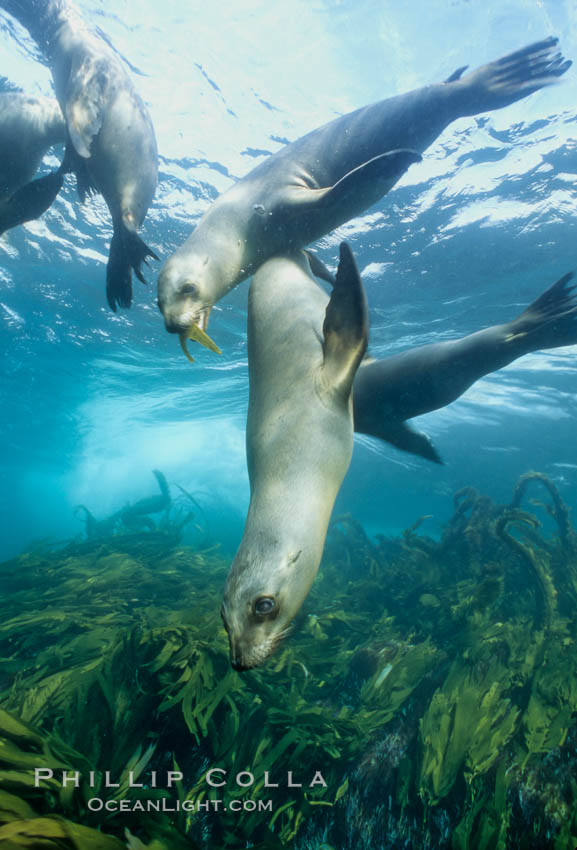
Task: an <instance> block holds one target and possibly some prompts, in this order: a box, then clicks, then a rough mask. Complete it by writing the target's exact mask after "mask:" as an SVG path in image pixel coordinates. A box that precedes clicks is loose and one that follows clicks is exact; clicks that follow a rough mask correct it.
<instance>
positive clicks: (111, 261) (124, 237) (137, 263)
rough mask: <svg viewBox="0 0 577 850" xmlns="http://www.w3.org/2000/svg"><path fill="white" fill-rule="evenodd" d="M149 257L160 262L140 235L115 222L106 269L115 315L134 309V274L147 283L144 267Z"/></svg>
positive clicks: (107, 291)
mask: <svg viewBox="0 0 577 850" xmlns="http://www.w3.org/2000/svg"><path fill="white" fill-rule="evenodd" d="M147 257H152V258H153V259H155V260H158V259H159V257H158V256H157V255H156V254H155V253H154V251H153V250H152V249H151V248H149V247H148V245H146V243H145V242H143V240H142V239H141V238H140V236H139V235H138V233H136V232H135V231H133V230H129V229H128V228H127V227H125V225H124V224H122V223H120V224H117V223H116V222H115V223H114V233H113V234H112V240H111V242H110V255H109V258H108V265H107V267H106V299H107V301H108V305H109V307H110V309H111V310H113V311H114V312H115V313H116V310H117V307H130V305H131V303H132V270H134V274H135V275H136V277H137V278H138V280H139V281H140V282H141V283H146V281H145V279H144V276H143V274H142V271H141V266H142V263H146V262H147Z"/></svg>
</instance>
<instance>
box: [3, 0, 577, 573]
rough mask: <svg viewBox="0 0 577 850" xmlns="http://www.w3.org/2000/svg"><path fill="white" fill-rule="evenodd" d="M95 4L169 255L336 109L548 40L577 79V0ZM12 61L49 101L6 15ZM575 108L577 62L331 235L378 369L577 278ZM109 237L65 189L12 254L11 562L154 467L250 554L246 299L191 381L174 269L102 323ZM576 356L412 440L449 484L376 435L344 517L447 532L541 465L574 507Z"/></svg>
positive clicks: (498, 382) (388, 527)
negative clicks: (137, 124)
mask: <svg viewBox="0 0 577 850" xmlns="http://www.w3.org/2000/svg"><path fill="white" fill-rule="evenodd" d="M78 5H79V7H80V9H81V11H82V13H83V15H84V16H85V18H86V19H87V20H88V21H90V22H91V23H92V24H94V25H97V26H100V27H101V28H102V29H103V30H104V31H105V32H106V33H107V35H108V36H109V38H110V39H111V41H112V43H113V44H114V46H115V47H116V49H117V50H118V51H119V52H120V53H121V54H122V55H123V56H124V57H125V58H126V60H127V62H129V63H130V66H131V68H132V70H133V73H134V79H135V82H136V85H137V87H138V89H139V91H140V93H141V94H142V96H143V98H144V99H145V101H146V102H147V104H148V106H149V109H150V112H151V115H152V119H153V122H154V124H155V128H156V133H157V138H158V147H159V151H160V184H159V189H158V192H157V196H156V199H155V202H154V205H153V207H152V208H151V210H150V211H149V213H148V216H147V219H146V222H145V224H144V227H143V230H142V236H143V238H144V240H145V241H146V242H147V243H148V244H149V245H150V246H151V247H152V248H153V249H154V251H156V252H157V253H158V255H159V256H160V257H161V258H162V259H163V260H164V259H166V258H167V257H168V256H169V255H170V254H171V253H172V251H173V250H174V249H175V248H176V247H177V246H178V245H179V244H181V243H182V241H184V239H185V238H186V236H188V234H189V233H190V231H191V230H192V228H193V226H194V224H195V223H196V222H197V221H198V219H199V217H200V216H201V215H202V213H203V212H204V211H205V210H206V208H207V206H208V205H209V203H210V201H211V200H212V199H214V198H215V197H216V195H217V194H219V193H221V192H222V191H224V190H225V189H227V188H228V187H229V186H230V185H231V184H232V182H233V181H234V180H235V179H237V178H239V177H241V176H243V175H244V174H246V173H247V172H248V171H249V170H250V169H251V168H253V167H254V166H255V165H256V164H257V163H259V162H261V161H262V157H263V156H264V155H265V154H266V153H269V152H274V151H276V150H278V149H279V148H280V146H281V145H282V143H283V142H284V141H287V140H288V141H292V140H294V139H296V138H298V137H299V136H301V135H302V134H303V133H305V132H307V131H308V130H310V129H312V128H314V127H316V126H319V125H320V124H322V123H324V122H326V121H328V120H330V119H331V118H332V117H334V116H335V115H338V114H342V113H345V112H347V111H350V110H352V109H354V108H356V107H358V106H361V105H363V104H365V103H369V102H372V101H375V100H378V99H381V98H384V97H387V96H390V95H393V94H396V93H401V92H403V91H407V90H409V89H411V88H415V87H417V86H421V85H425V84H427V83H429V82H436V81H439V80H442V79H444V78H446V77H447V76H448V75H449V74H450V73H451V72H452V71H454V69H455V68H457V67H458V66H461V65H464V64H469V65H470V66H472V67H475V66H477V65H479V64H482V63H484V62H487V61H489V60H491V59H494V58H497V57H498V56H500V55H501V54H504V53H507V52H509V51H511V50H514V49H516V48H518V47H520V46H523V45H524V44H526V43H528V42H531V41H535V40H538V39H541V38H543V37H545V36H547V35H549V34H555V35H557V36H559V38H560V40H561V47H562V49H563V52H564V54H565V55H566V56H567V57H568V58H571V59H573V60H574V61H575V60H577V10H575V8H574V4H572V3H571V2H570V0H542V2H539V3H535V2H529V0H525V2H523V0H508V2H505V3H503V2H499V3H497V2H495V1H494V0H491V2H489V3H480V2H477V0H475V2H467V0H452V2H450V3H447V2H446V0H426V2H425V0H418V2H414V3H411V4H399V3H391V2H382V0H379V2H377V0H315V2H314V3H310V2H308V0H282V2H276V3H274V4H271V3H267V2H260V1H259V2H255V0H253V2H243V3H240V2H238V0H228V2H222V3H218V4H205V3H200V2H196V0H194V2H187V3H185V2H174V3H171V4H158V3H156V2H152V0H145V2H138V3H137V2H134V0H124V2H122V3H118V2H112V0H102V2H81V3H79V4H78ZM401 7H404V8H401ZM0 52H1V56H2V64H1V72H2V73H3V74H5V75H6V76H8V77H9V79H10V80H11V82H13V83H14V84H16V85H19V86H21V87H22V88H23V89H24V90H25V91H27V92H29V93H31V94H51V80H50V74H49V72H48V69H47V68H45V67H44V66H43V65H41V64H40V63H39V62H38V61H37V51H36V49H35V48H34V46H33V45H32V43H31V42H30V40H29V39H28V37H27V36H26V35H25V33H24V31H23V30H21V29H20V28H19V27H18V26H17V25H16V24H14V22H13V21H11V20H10V19H9V18H8V17H7V16H4V15H3V14H2V13H0ZM576 105H577V74H576V71H575V69H574V68H573V69H571V70H570V71H569V73H568V74H566V76H565V77H563V79H562V81H561V82H560V84H559V85H557V86H555V87H551V88H548V89H546V90H544V91H542V92H538V93H537V94H534V95H532V96H531V97H530V98H528V99H527V100H524V101H521V102H520V103H518V104H515V105H513V106H511V107H509V108H507V109H504V110H502V111H500V112H496V113H491V114H489V115H487V116H480V117H478V118H475V119H462V120H460V121H457V122H455V123H454V124H452V125H451V126H450V127H449V128H448V129H447V130H446V131H445V132H444V134H443V135H442V136H441V137H440V138H439V139H438V140H437V142H436V143H435V144H434V145H432V146H431V148H430V149H429V150H428V151H427V152H426V154H425V157H424V159H423V162H422V163H421V164H419V165H417V166H414V167H412V168H411V169H410V171H409V172H408V173H407V175H405V177H404V178H403V180H402V181H401V182H400V183H399V184H398V186H397V187H396V188H395V189H394V190H393V191H392V192H391V193H390V194H389V195H388V196H387V197H385V198H384V199H383V200H382V201H381V202H380V203H379V204H378V205H377V206H376V207H374V208H372V209H371V210H369V211H368V212H367V213H366V214H365V215H364V216H362V217H360V218H358V219H356V220H354V221H352V222H350V223H349V224H347V225H346V226H344V227H342V228H341V229H340V230H339V231H338V232H335V233H333V234H331V235H329V236H327V237H326V238H324V239H323V240H321V242H320V243H319V244H318V246H317V248H318V251H319V254H320V255H321V257H322V258H323V259H324V260H325V261H326V262H327V264H329V265H334V262H335V257H336V255H337V247H338V243H339V241H340V240H341V239H342V238H343V237H346V238H347V239H348V240H349V242H350V243H351V245H352V247H353V249H354V251H355V253H356V255H357V258H358V262H359V266H360V268H361V271H362V273H363V277H364V281H365V285H366V289H367V293H368V298H369V304H370V308H371V323H372V328H371V351H372V353H373V354H374V355H376V356H386V355H387V354H390V353H395V352H398V351H402V350H403V349H406V348H409V347H412V346H417V345H423V344H426V343H429V342H434V341H437V340H444V339H454V338H458V337H460V336H463V335H465V334H467V333H471V332H473V331H475V330H478V329H480V328H481V327H484V326H487V325H490V324H495V323H498V322H502V321H505V320H508V319H511V318H513V317H514V316H515V315H516V314H517V313H519V312H520V311H521V310H522V309H523V307H525V306H526V305H527V304H528V303H529V302H531V301H532V300H533V299H534V298H535V297H536V296H537V295H539V294H540V292H542V291H543V290H544V289H545V288H546V287H547V286H549V285H550V284H552V283H553V282H554V281H555V280H556V279H557V278H558V277H560V276H561V275H562V274H564V273H565V272H567V271H569V270H571V269H574V268H576V267H577V251H576V245H577V226H576V220H577V219H576V210H577V204H576V200H577V199H576V194H577V192H576V175H577V141H576V138H577V125H576V121H577V111H576V110H577V106H576ZM57 161H58V159H57V158H56V157H48V158H47V160H46V162H45V168H46V170H49V169H50V168H51V167H54V164H55V163H56V162H57ZM110 235H111V226H110V220H109V216H108V211H107V209H106V207H105V205H104V202H103V201H101V200H98V199H92V200H90V201H89V202H87V203H86V204H85V205H84V206H81V205H80V204H79V201H78V199H77V196H76V190H75V188H74V186H73V181H72V180H70V182H69V183H68V184H67V186H66V188H65V190H64V192H63V193H62V194H61V196H60V197H59V198H58V199H57V201H56V203H55V204H54V206H53V207H52V209H51V210H50V211H49V212H48V213H47V214H46V215H45V216H44V217H43V218H42V219H41V220H40V221H37V222H32V223H30V224H28V225H26V226H25V227H23V228H19V229H17V230H12V231H9V232H8V233H7V234H6V235H5V236H4V237H3V238H2V239H0V322H1V336H0V339H1V344H2V364H3V368H2V378H1V384H0V403H1V405H2V433H1V440H0V458H1V460H0V466H1V475H2V487H1V491H2V504H1V505H0V511H1V514H2V518H3V522H2V526H3V533H2V536H1V537H0V557H8V556H10V555H11V554H13V553H15V552H17V551H18V550H20V549H21V548H23V547H24V546H26V545H29V544H30V543H31V542H32V541H34V540H38V539H42V538H50V539H52V540H61V539H64V538H66V537H70V536H73V535H79V534H80V533H81V530H82V527H81V524H80V521H79V519H78V517H76V516H75V514H74V507H75V506H76V505H78V504H79V503H83V504H85V505H87V506H88V507H89V508H90V509H91V510H92V512H93V513H94V514H95V515H96V516H98V517H101V516H104V515H106V514H107V513H111V512H112V511H114V510H116V509H118V508H119V507H121V506H122V505H123V504H125V503H126V502H129V501H134V500H136V499H139V498H141V497H143V496H146V495H149V494H152V493H154V492H156V484H155V481H154V479H153V477H152V475H151V470H152V469H153V468H159V469H161V470H163V471H164V473H165V474H166V476H167V478H168V480H169V482H170V483H178V484H180V485H182V486H184V487H186V488H187V489H188V490H190V491H191V492H193V493H195V494H197V496H198V499H199V501H200V502H201V504H202V505H203V508H204V511H205V514H206V518H207V519H206V522H207V524H208V526H209V530H210V533H211V534H212V535H213V536H214V537H216V538H217V539H219V540H220V541H221V542H222V543H223V545H224V546H225V548H226V549H227V550H230V551H233V550H234V548H235V546H236V544H237V543H238V541H239V539H240V535H241V532H242V525H243V522H244V515H245V512H246V507H247V504H248V480H247V474H246V467H245V454H244V420H245V415H246V407H247V398H248V379H247V362H246V299H247V292H248V284H247V283H244V284H242V285H241V286H240V287H238V288H237V289H236V290H235V291H233V292H232V293H231V294H230V295H229V296H227V298H225V299H224V300H223V301H222V302H221V303H220V304H219V305H217V307H216V308H215V310H214V311H213V314H212V318H211V328H210V330H211V335H212V337H213V339H214V340H215V341H216V342H217V343H218V345H219V346H220V347H221V348H222V350H223V355H222V356H221V357H218V356H217V355H215V354H212V353H211V352H209V351H207V350H205V349H201V348H200V347H198V346H195V348H196V350H195V352H194V354H195V358H196V362H195V364H194V365H192V366H191V365H190V364H189V363H187V361H186V360H185V359H184V357H183V355H182V353H181V352H180V349H179V347H178V343H177V341H176V340H175V338H174V337H169V336H168V335H167V334H166V333H165V331H164V329H163V324H162V320H161V316H160V314H159V313H158V311H157V308H156V306H155V298H156V293H155V282H156V274H157V272H158V269H159V264H157V263H155V262H154V261H152V264H151V265H152V267H151V269H150V270H149V272H148V275H147V276H148V280H149V285H148V287H147V288H144V287H141V286H140V284H138V282H136V284H135V285H136V297H135V304H134V306H133V308H132V310H130V311H124V312H122V313H120V314H118V315H113V314H112V313H111V312H110V311H109V310H108V308H107V306H106V303H105V298H104V280H105V263H106V259H107V253H108V244H109V239H110ZM576 353H577V352H576V349H575V348H565V349H557V350H555V351H551V352H540V353H538V354H532V355H529V356H527V357H525V358H523V359H522V360H520V361H518V362H517V363H514V364H512V365H511V366H510V367H508V368H507V369H504V370H502V371H501V372H499V373H496V374H493V375H491V376H489V377H487V378H485V379H483V380H482V381H479V382H478V383H477V384H476V385H475V386H474V387H473V388H472V389H471V390H470V391H469V392H468V393H467V394H466V395H465V396H463V397H462V398H461V399H460V400H459V401H458V402H456V403H454V404H453V405H451V406H450V407H448V408H446V409H444V410H442V411H439V412H437V413H434V414H429V415H428V416H426V417H422V418H421V420H420V421H418V422H416V423H415V424H417V425H418V427H419V428H421V429H422V430H424V431H426V432H427V433H428V434H429V435H430V436H431V437H432V438H433V440H434V442H435V444H436V446H437V448H438V450H439V451H440V453H441V454H442V456H443V457H444V459H445V462H446V465H445V466H444V467H437V466H435V465H432V464H429V463H427V462H426V461H424V460H422V459H419V458H413V457H410V456H408V455H405V454H403V453H400V452H398V451H396V450H394V449H393V448H390V447H387V446H383V445H378V444H376V443H373V442H371V441H369V440H367V439H362V440H358V441H357V444H356V447H355V453H354V457H353V461H352V464H351V468H350V471H349V473H348V476H347V479H346V481H345V484H344V486H343V488H342V491H341V493H340V495H339V499H338V502H337V506H336V508H335V511H336V513H343V512H351V513H352V514H353V515H354V516H355V517H356V518H358V519H360V520H361V521H362V522H363V523H364V524H365V526H366V527H367V529H368V531H369V532H371V533H379V532H380V533H397V532H399V531H401V530H402V529H404V528H406V527H407V526H409V525H411V524H412V523H413V522H414V521H415V519H416V518H417V517H419V516H420V515H422V514H428V515H432V518H431V519H430V520H428V524H427V526H426V529H427V530H428V531H429V533H435V532H437V531H438V530H439V528H440V527H441V525H442V523H443V522H444V521H445V519H446V518H448V517H449V516H450V514H451V512H452V511H451V508H452V502H451V496H452V493H453V492H454V491H455V490H458V489H459V488H461V487H463V486H465V485H473V486H475V487H477V488H478V489H480V490H482V491H484V492H487V493H488V494H490V495H491V496H492V497H493V498H494V499H496V500H504V501H507V500H508V499H509V497H510V494H511V490H512V487H513V484H514V482H515V481H516V479H517V477H518V476H519V475H520V474H522V473H523V472H526V471H527V470H529V469H537V470H539V471H541V472H545V473H547V474H548V475H549V476H550V477H551V478H552V479H553V480H554V481H555V482H556V483H557V485H558V487H559V489H560V491H561V493H562V495H563V497H564V498H565V499H566V500H567V501H568V502H569V503H570V504H572V505H573V507H574V508H575V507H577V486H576V485H577V448H576V442H575V423H576V421H577V403H576V401H575V387H576V380H577V358H576Z"/></svg>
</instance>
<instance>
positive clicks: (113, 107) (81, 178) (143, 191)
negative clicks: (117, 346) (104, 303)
mask: <svg viewBox="0 0 577 850" xmlns="http://www.w3.org/2000/svg"><path fill="white" fill-rule="evenodd" d="M0 8H2V9H5V10H6V11H7V12H9V13H10V14H11V15H13V16H14V17H15V18H16V19H17V20H19V21H20V23H22V24H23V26H25V27H26V29H27V30H28V32H29V33H30V35H31V36H32V38H34V39H35V41H36V42H37V43H38V45H39V47H40V48H41V49H42V51H43V53H44V54H45V56H46V59H47V60H48V63H49V65H50V69H51V71H52V77H53V79H54V88H55V91H56V97H57V98H58V101H59V103H60V106H61V107H62V112H63V113H64V117H65V119H66V125H67V128H68V134H69V138H70V143H71V152H70V156H71V157H72V156H73V155H74V158H75V162H74V168H75V171H76V175H77V179H78V189H79V192H80V196H81V198H82V199H83V198H84V195H85V194H86V193H87V192H89V191H90V190H96V191H98V192H100V193H101V194H102V195H103V197H104V200H105V201H106V203H107V205H108V208H109V210H110V214H111V216H112V224H113V228H114V233H113V236H112V241H111V243H110V256H109V260H108V265H107V269H106V296H107V299H108V303H109V305H110V307H111V308H112V310H116V309H117V306H120V307H129V306H130V304H131V301H132V274H131V269H133V270H134V272H135V274H136V276H137V277H138V279H139V280H141V281H142V282H143V283H144V278H143V276H142V271H141V265H142V262H143V261H146V258H147V257H154V258H155V259H158V257H157V256H156V254H155V253H154V252H153V251H151V249H150V248H148V247H147V246H146V245H145V244H144V242H143V241H142V239H141V238H140V237H139V236H138V232H137V231H138V228H139V227H140V226H141V224H142V222H143V221H144V217H145V215H146V213H147V210H148V208H149V206H150V204H151V203H152V199H153V197H154V193H155V191H156V183H157V175H158V155H157V150H156V140H155V137H154V129H153V126H152V122H151V120H150V115H149V114H148V110H147V109H146V107H145V105H144V103H143V102H142V100H141V98H140V96H139V95H138V94H137V92H136V90H135V88H134V86H133V84H132V81H131V79H130V77H129V76H128V74H127V72H126V69H125V67H124V65H123V63H122V61H121V60H120V58H119V56H118V55H117V54H116V53H115V52H114V50H112V49H111V48H110V47H109V46H108V45H107V44H106V42H105V41H104V40H103V39H102V38H100V36H98V35H97V34H96V33H94V32H92V31H91V30H89V29H88V27H87V26H86V24H85V23H84V21H83V20H82V18H81V17H80V15H79V14H78V12H77V11H76V10H75V9H74V7H73V6H71V5H70V4H69V3H68V2H66V0H0Z"/></svg>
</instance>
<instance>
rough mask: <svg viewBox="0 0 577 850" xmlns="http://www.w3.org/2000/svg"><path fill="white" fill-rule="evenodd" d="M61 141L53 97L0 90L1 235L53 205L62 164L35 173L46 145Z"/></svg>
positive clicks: (62, 129)
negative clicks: (37, 176) (45, 173)
mask: <svg viewBox="0 0 577 850" xmlns="http://www.w3.org/2000/svg"><path fill="white" fill-rule="evenodd" d="M65 141H66V123H65V121H64V118H63V116H62V111H61V109H60V107H59V105H58V102H57V101H56V100H54V98H49V97H30V96H29V95H26V94H22V93H20V92H7V93H5V94H0V235H1V234H2V233H4V232H5V231H6V230H9V229H10V228H11V227H17V226H18V225H20V224H24V222H26V221H32V220H33V219H35V218H39V217H40V216H41V215H42V213H44V212H46V210H47V209H48V207H50V206H51V205H52V203H53V201H54V199H55V198H56V195H57V194H58V192H59V191H60V189H61V188H62V182H63V180H64V174H65V172H66V171H67V167H66V165H65V163H64V162H63V164H62V166H61V167H60V168H59V169H58V170H57V171H54V172H53V173H52V174H47V175H46V176H45V177H39V178H37V179H36V180H34V176H35V174H36V172H37V171H38V168H39V167H40V163H41V162H42V159H43V158H44V156H45V154H46V153H47V152H48V150H49V149H50V148H51V147H53V146H54V145H57V144H59V143H61V142H65Z"/></svg>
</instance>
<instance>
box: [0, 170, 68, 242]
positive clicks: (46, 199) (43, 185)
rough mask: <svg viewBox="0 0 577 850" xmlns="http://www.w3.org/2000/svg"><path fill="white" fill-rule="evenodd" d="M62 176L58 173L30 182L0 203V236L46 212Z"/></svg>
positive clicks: (58, 187)
mask: <svg viewBox="0 0 577 850" xmlns="http://www.w3.org/2000/svg"><path fill="white" fill-rule="evenodd" d="M63 179H64V175H63V174H61V173H60V171H54V172H53V173H52V174H47V175H46V177H39V178H38V179H37V180H32V181H31V182H30V183H27V184H26V185H25V186H22V187H21V188H20V189H18V191H17V192H14V194H13V195H12V196H11V197H10V198H8V199H7V200H5V201H2V202H0V235H2V233H4V231H5V230H10V228H12V227H18V225H20V224H24V223H25V222H27V221H32V220H33V219H35V218H40V216H41V215H42V214H43V213H45V212H46V210H47V209H48V208H49V207H50V206H52V204H53V203H54V200H55V198H56V195H57V194H58V192H59V191H60V190H61V188H62V181H63Z"/></svg>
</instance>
